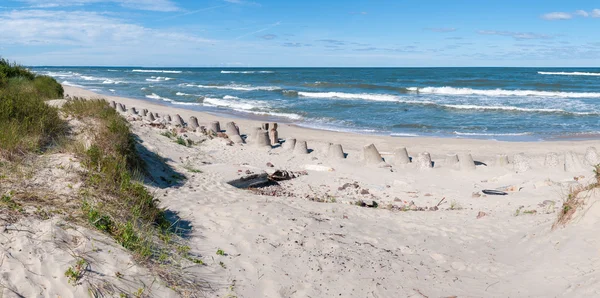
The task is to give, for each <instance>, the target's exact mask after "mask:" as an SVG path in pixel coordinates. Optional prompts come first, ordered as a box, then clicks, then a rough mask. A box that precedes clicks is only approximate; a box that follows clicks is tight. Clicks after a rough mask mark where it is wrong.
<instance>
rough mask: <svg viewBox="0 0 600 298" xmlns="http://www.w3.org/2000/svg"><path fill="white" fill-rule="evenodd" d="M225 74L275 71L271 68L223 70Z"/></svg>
mask: <svg viewBox="0 0 600 298" xmlns="http://www.w3.org/2000/svg"><path fill="white" fill-rule="evenodd" d="M221 73H223V74H237V73H239V74H254V73H274V71H270V70H243V71H241V70H221Z"/></svg>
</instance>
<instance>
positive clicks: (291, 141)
mask: <svg viewBox="0 0 600 298" xmlns="http://www.w3.org/2000/svg"><path fill="white" fill-rule="evenodd" d="M294 147H296V139H295V138H287V139H286V140H285V142H284V143H283V149H284V150H294Z"/></svg>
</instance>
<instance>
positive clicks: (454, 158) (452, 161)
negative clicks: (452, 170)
mask: <svg viewBox="0 0 600 298" xmlns="http://www.w3.org/2000/svg"><path fill="white" fill-rule="evenodd" d="M444 165H446V166H447V167H455V166H457V165H458V155H456V154H448V155H446V160H445V161H444Z"/></svg>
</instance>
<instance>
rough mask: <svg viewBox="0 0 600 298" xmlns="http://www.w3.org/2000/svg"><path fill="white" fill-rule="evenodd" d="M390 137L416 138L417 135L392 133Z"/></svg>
mask: <svg viewBox="0 0 600 298" xmlns="http://www.w3.org/2000/svg"><path fill="white" fill-rule="evenodd" d="M390 136H392V137H418V136H419V135H418V134H414V133H402V132H394V133H391V134H390Z"/></svg>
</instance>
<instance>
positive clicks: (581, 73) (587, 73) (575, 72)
mask: <svg viewBox="0 0 600 298" xmlns="http://www.w3.org/2000/svg"><path fill="white" fill-rule="evenodd" d="M538 74H541V75H555V76H594V77H600V73H599V72H579V71H574V72H564V71H556V72H554V71H538Z"/></svg>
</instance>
